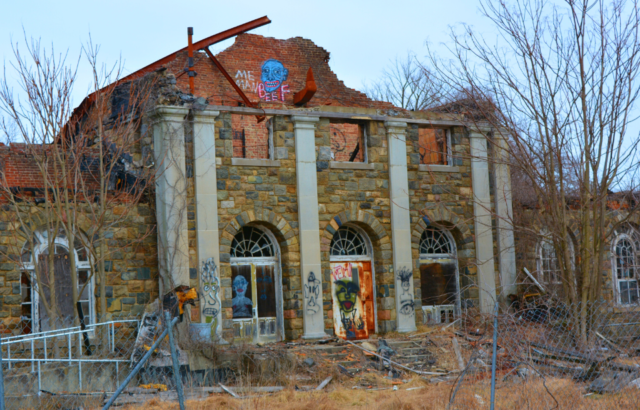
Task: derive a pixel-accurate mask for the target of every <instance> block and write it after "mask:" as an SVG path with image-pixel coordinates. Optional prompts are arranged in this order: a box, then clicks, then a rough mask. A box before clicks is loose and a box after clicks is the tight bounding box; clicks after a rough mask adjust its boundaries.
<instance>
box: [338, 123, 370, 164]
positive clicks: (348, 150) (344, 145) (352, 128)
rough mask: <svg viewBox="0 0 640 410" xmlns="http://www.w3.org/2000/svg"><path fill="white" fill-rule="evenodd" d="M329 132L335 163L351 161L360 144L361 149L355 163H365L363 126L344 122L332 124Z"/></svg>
mask: <svg viewBox="0 0 640 410" xmlns="http://www.w3.org/2000/svg"><path fill="white" fill-rule="evenodd" d="M329 132H330V134H331V153H332V154H333V160H334V161H349V158H351V155H352V154H353V151H355V149H356V146H357V145H358V143H360V149H359V150H358V154H356V157H355V158H354V160H353V162H364V152H365V147H364V142H363V141H364V139H363V137H364V134H363V129H362V125H360V124H352V123H344V122H343V123H332V124H331V125H330V126H329Z"/></svg>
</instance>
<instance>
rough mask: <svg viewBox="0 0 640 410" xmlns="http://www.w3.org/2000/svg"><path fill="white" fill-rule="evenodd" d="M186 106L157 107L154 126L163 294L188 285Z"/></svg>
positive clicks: (159, 255)
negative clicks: (185, 156)
mask: <svg viewBox="0 0 640 410" xmlns="http://www.w3.org/2000/svg"><path fill="white" fill-rule="evenodd" d="M188 113H189V110H188V109H187V108H183V107H170V106H163V107H158V108H156V110H155V116H154V126H153V147H154V156H155V165H156V172H157V174H156V213H157V223H158V261H159V264H160V266H159V268H160V269H159V270H160V296H161V297H162V295H164V294H166V293H167V292H169V291H171V290H173V289H175V288H176V287H178V286H189V241H188V230H187V183H186V181H187V180H186V167H185V158H184V152H185V149H184V146H185V143H184V121H185V117H186V116H187V114H188Z"/></svg>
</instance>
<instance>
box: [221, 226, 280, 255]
mask: <svg viewBox="0 0 640 410" xmlns="http://www.w3.org/2000/svg"><path fill="white" fill-rule="evenodd" d="M274 256H276V253H275V251H274V249H273V243H272V242H271V238H269V236H268V235H267V233H266V232H265V231H263V230H261V229H258V228H256V227H253V226H245V227H243V228H242V229H241V230H240V232H238V233H237V234H236V236H235V237H234V238H233V242H231V257H232V258H264V257H274Z"/></svg>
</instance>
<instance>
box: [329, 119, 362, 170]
mask: <svg viewBox="0 0 640 410" xmlns="http://www.w3.org/2000/svg"><path fill="white" fill-rule="evenodd" d="M333 124H356V125H357V126H358V127H359V129H360V130H361V131H362V145H363V147H360V148H361V149H363V150H364V155H363V159H362V162H356V161H338V160H337V159H335V156H334V152H333V145H332V144H331V125H333ZM368 124H369V122H368V121H353V120H351V121H349V120H342V121H338V120H330V121H329V148H331V161H332V162H336V163H338V164H368V163H369V147H368V145H369V137H368V132H367V128H368Z"/></svg>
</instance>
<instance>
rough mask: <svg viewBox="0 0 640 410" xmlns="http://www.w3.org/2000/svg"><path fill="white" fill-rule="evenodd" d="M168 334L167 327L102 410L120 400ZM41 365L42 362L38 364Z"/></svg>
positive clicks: (175, 319) (175, 320) (176, 319)
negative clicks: (121, 395)
mask: <svg viewBox="0 0 640 410" xmlns="http://www.w3.org/2000/svg"><path fill="white" fill-rule="evenodd" d="M177 321H178V318H177V317H176V318H174V319H173V320H172V321H171V322H170V323H171V324H172V325H173V324H174V323H176V322H177ZM167 333H169V326H167V328H166V329H164V332H162V334H161V335H160V336H158V339H157V340H156V342H155V343H154V344H153V345H152V346H151V348H150V349H149V350H148V351H147V353H145V355H144V356H143V357H142V359H141V360H140V361H139V362H138V364H136V367H134V368H133V370H132V371H131V373H129V375H128V376H127V378H126V379H124V381H123V382H122V384H121V385H120V386H119V387H118V389H117V390H116V392H115V393H113V396H111V398H110V399H109V401H108V402H107V404H105V405H104V407H103V408H102V410H107V409H108V408H109V407H111V405H112V404H113V402H115V401H116V399H117V398H118V396H120V393H122V392H123V390H124V389H125V388H126V387H127V385H128V384H129V382H130V381H131V379H133V378H134V377H135V375H136V374H138V372H139V371H140V369H142V366H144V364H145V363H146V362H147V360H149V358H150V357H151V355H152V354H153V352H154V351H155V350H156V349H157V348H158V346H160V343H162V341H163V340H164V338H165V337H166V336H167ZM38 363H40V362H38Z"/></svg>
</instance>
